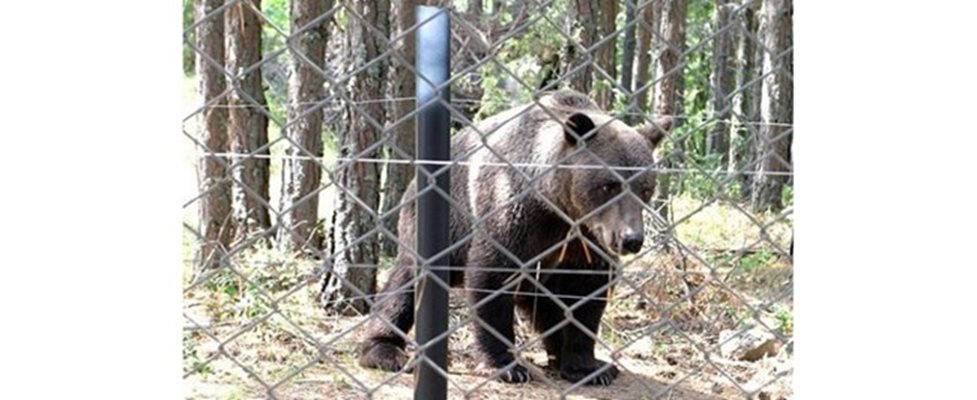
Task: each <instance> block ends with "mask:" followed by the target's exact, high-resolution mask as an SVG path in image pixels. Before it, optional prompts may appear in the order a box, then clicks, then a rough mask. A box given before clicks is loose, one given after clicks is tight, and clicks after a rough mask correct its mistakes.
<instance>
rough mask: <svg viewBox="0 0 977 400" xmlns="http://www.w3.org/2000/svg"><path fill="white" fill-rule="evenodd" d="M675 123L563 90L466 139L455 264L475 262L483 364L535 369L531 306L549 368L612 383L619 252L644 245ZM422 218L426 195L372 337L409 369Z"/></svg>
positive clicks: (402, 230)
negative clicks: (639, 119) (615, 114)
mask: <svg viewBox="0 0 977 400" xmlns="http://www.w3.org/2000/svg"><path fill="white" fill-rule="evenodd" d="M671 125H672V121H671V120H670V119H668V118H667V117H666V118H662V119H658V120H657V121H655V122H654V123H651V124H646V125H642V126H640V127H637V128H634V127H631V126H628V125H627V124H625V123H623V122H621V121H619V120H616V119H614V118H612V117H610V116H608V115H607V114H606V113H604V112H603V111H601V110H600V109H599V108H598V107H597V105H596V104H595V103H594V101H593V100H591V99H590V98H588V97H586V96H584V95H582V94H580V93H577V92H573V91H568V90H562V91H556V92H551V93H549V94H546V95H544V96H542V97H541V98H540V99H539V100H538V101H537V102H534V103H532V104H529V105H525V106H520V107H516V108H513V109H510V110H508V111H505V112H502V113H500V114H498V115H495V116H493V117H491V118H488V119H486V120H484V121H482V122H480V123H478V124H476V125H475V126H474V128H472V127H469V128H466V129H463V130H462V131H460V132H459V133H458V134H457V135H455V137H454V138H452V144H451V151H452V155H453V157H454V158H455V159H459V160H463V161H468V163H466V164H464V165H456V166H452V167H451V172H450V173H451V196H452V198H453V202H452V203H453V206H452V210H451V220H450V231H451V232H450V235H451V240H452V242H451V243H452V244H454V245H456V246H457V247H455V248H454V249H453V251H452V252H451V253H450V255H449V262H450V265H451V266H461V267H460V268H455V269H452V270H451V272H450V281H451V285H452V286H460V285H463V286H464V288H465V289H466V290H465V292H466V295H467V298H468V300H469V302H470V304H471V305H472V306H473V311H472V312H473V314H474V316H475V317H476V318H475V321H476V322H475V323H474V324H473V325H474V330H475V340H476V347H477V350H479V353H480V355H481V364H480V365H481V367H482V368H485V369H488V370H489V372H490V373H491V375H493V376H497V377H498V378H499V379H501V380H502V381H505V382H513V383H519V382H526V381H528V380H529V379H530V374H529V371H528V370H527V369H526V367H525V366H523V365H520V364H519V363H518V362H517V361H516V359H515V357H514V355H513V353H514V352H513V349H514V348H516V347H517V346H516V344H515V334H514V331H513V329H514V327H513V324H514V310H515V309H516V308H518V309H520V310H521V311H522V312H524V314H525V315H527V319H528V320H531V321H532V325H533V328H534V330H535V331H537V332H539V333H540V334H541V335H543V339H542V341H543V344H544V347H545V348H546V352H547V356H548V358H549V364H548V368H551V369H553V370H554V371H558V372H559V374H560V376H561V377H563V378H564V379H567V380H569V381H572V382H578V381H580V380H583V379H587V383H588V384H598V385H607V384H610V383H611V382H612V381H613V380H614V379H615V378H616V377H617V375H618V370H617V368H616V367H614V366H613V365H611V364H608V363H606V362H603V361H599V360H597V359H596V358H595V357H594V344H595V340H594V338H595V337H597V336H596V335H597V333H598V329H599V326H600V320H601V316H602V314H603V312H604V307H605V299H606V295H607V290H609V287H608V286H609V285H608V283H609V280H611V279H612V275H611V274H612V273H613V271H615V268H614V267H613V266H614V265H616V262H617V260H618V256H619V255H624V254H632V253H636V252H638V251H639V250H640V249H641V247H642V243H643V240H644V226H643V218H642V210H643V209H644V208H645V207H644V204H646V203H647V202H648V201H649V199H650V198H651V195H652V192H653V190H654V188H655V173H654V171H652V169H653V164H654V162H655V160H654V157H653V150H654V149H655V147H656V146H657V145H658V144H659V142H660V141H661V140H662V138H664V136H665V134H666V132H667V131H668V130H669V129H670V128H671ZM499 163H511V165H509V164H505V165H502V166H500V165H499ZM555 164H558V165H559V166H558V167H556V168H551V167H550V166H551V165H555ZM605 164H606V165H608V166H613V167H631V168H621V169H614V170H613V171H612V170H610V169H608V168H605V167H604V165H605ZM415 193H416V182H415V183H412V184H411V185H410V186H409V187H408V188H407V190H406V192H405V194H404V197H403V199H404V200H405V201H407V202H413V201H414V198H415ZM415 224H416V220H415V207H414V205H413V204H412V203H411V204H405V206H404V207H403V208H402V209H401V213H400V223H399V226H398V236H399V239H400V243H401V246H400V250H399V252H398V255H397V259H396V262H395V266H394V270H393V272H392V274H391V277H390V279H389V281H388V282H387V284H386V286H385V287H384V289H383V291H382V292H381V293H380V294H379V295H378V296H377V299H376V302H375V303H374V306H373V309H372V313H373V316H372V320H371V321H370V322H369V323H368V325H367V335H366V338H365V340H364V341H363V343H362V345H361V348H360V351H361V355H360V365H362V366H364V367H368V368H379V369H385V370H391V371H397V370H401V369H402V368H403V367H404V366H405V364H406V363H407V355H406V353H405V352H404V348H405V345H406V340H405V338H404V337H403V336H402V334H401V332H403V333H406V332H408V331H409V330H410V329H411V326H412V325H413V323H414V284H413V282H412V280H413V278H414V276H415V270H416V268H417V266H416V263H415V260H414V256H413V254H414V252H413V251H412V250H413V249H414V247H413V246H414V245H415V243H414V239H415ZM568 238H571V239H569V240H568ZM459 242H460V243H459ZM407 247H409V248H407ZM612 263H613V264H612ZM560 271H562V272H560ZM569 315H572V318H568V316H569ZM394 327H396V329H395V328H394Z"/></svg>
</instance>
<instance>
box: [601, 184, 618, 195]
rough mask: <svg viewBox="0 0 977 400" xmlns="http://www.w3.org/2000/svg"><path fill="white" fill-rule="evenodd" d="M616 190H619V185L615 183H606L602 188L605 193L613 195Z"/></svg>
mask: <svg viewBox="0 0 977 400" xmlns="http://www.w3.org/2000/svg"><path fill="white" fill-rule="evenodd" d="M614 189H617V183H614V182H610V183H605V184H603V185H601V187H600V190H601V191H603V192H604V193H611V192H613V191H614Z"/></svg>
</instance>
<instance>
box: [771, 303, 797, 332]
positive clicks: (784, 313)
mask: <svg viewBox="0 0 977 400" xmlns="http://www.w3.org/2000/svg"><path fill="white" fill-rule="evenodd" d="M775 317H776V318H777V330H778V331H780V332H781V333H783V334H785V335H788V336H790V335H793V334H794V313H792V312H791V311H790V310H787V309H783V310H780V311H777V314H776V315H775Z"/></svg>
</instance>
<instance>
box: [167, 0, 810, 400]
mask: <svg viewBox="0 0 977 400" xmlns="http://www.w3.org/2000/svg"><path fill="white" fill-rule="evenodd" d="M184 4H185V9H186V12H185V15H184V28H185V30H184V43H185V46H184V47H185V64H186V65H185V72H186V73H187V78H186V82H187V92H188V93H187V98H188V102H187V104H188V105H187V112H186V117H185V119H184V129H183V135H184V136H185V137H186V139H187V140H186V141H185V142H186V144H187V146H186V147H187V154H188V155H189V156H188V159H187V162H186V164H187V174H186V175H187V182H194V184H193V185H192V186H191V185H188V189H187V195H186V198H187V200H186V202H185V203H184V204H183V208H184V227H185V234H184V249H185V255H186V257H185V263H184V283H185V285H184V293H183V294H184V310H183V311H184V318H185V322H186V324H185V327H184V380H185V393H186V396H187V397H190V398H254V397H259V398H289V399H292V398H360V397H369V398H405V397H411V396H412V394H413V387H414V381H413V379H414V378H413V374H412V371H414V370H415V369H416V368H414V367H415V366H416V365H417V364H418V363H421V362H427V361H426V360H425V359H424V358H423V357H418V355H419V354H420V351H419V350H421V349H422V347H421V345H419V344H418V343H417V342H416V341H415V340H414V339H413V335H412V334H411V330H412V328H413V326H412V325H413V312H414V307H415V298H414V297H415V289H416V285H417V284H418V283H419V282H421V281H422V280H423V279H424V278H425V277H428V276H433V275H430V274H425V273H424V271H430V270H432V269H434V270H438V269H440V270H448V271H449V275H450V279H449V281H447V282H446V281H443V280H437V279H434V282H436V283H437V284H439V285H441V286H443V287H444V288H446V290H450V291H451V303H450V323H449V329H448V332H446V333H445V335H444V336H445V337H447V338H448V340H449V365H448V368H447V370H446V371H444V370H441V371H440V372H441V373H442V374H444V376H446V377H447V380H448V386H449V396H450V397H465V398H469V397H471V398H503V397H514V398H553V397H557V398H566V397H573V396H583V397H585V398H682V399H686V398H691V399H699V398H704V399H707V398H768V399H776V398H790V397H792V391H791V388H790V379H791V373H792V353H793V349H792V347H793V310H792V309H793V307H792V303H793V283H792V282H793V255H792V248H793V235H792V226H793V221H792V210H793V202H792V192H793V166H792V162H791V156H790V147H791V142H792V137H793V123H792V108H793V99H792V91H793V84H792V81H793V75H792V69H793V67H792V54H793V47H792V27H791V18H792V12H793V10H792V3H791V1H789V0H764V1H750V0H743V1H723V0H717V1H704V0H703V1H694V0H648V1H640V0H635V1H629V0H624V1H620V2H617V1H614V2H612V1H606V2H598V1H593V0H550V1H542V0H533V1H506V0H497V1H492V2H486V3H485V4H483V2H482V1H480V0H478V1H476V0H468V1H464V0H460V1H431V2H412V1H394V2H390V1H387V0H361V1H343V0H291V1H284V0H264V1H261V0H228V1H224V0H193V1H190V0H185V2H184ZM418 4H431V5H438V6H443V7H445V9H446V10H447V12H449V13H450V17H451V24H452V48H451V51H452V59H451V66H452V74H451V78H450V80H449V83H450V88H451V101H450V102H448V103H445V104H444V105H445V107H447V109H448V110H449V112H450V114H451V118H452V125H453V132H452V160H451V161H444V162H437V161H430V160H419V159H418V158H417V157H415V156H414V154H415V151H414V150H415V149H414V146H415V142H414V140H415V139H414V135H415V132H414V125H415V123H416V117H417V111H416V109H417V104H415V103H416V102H415V101H414V100H415V98H414V90H415V87H414V84H415V81H414V80H415V75H416V73H417V71H416V70H415V66H414V63H413V60H414V57H415V54H416V52H418V51H424V49H418V48H415V45H414V33H415V32H416V31H417V29H418V27H419V26H421V25H423V24H424V23H425V21H419V20H416V19H415V17H414V6H415V5H418ZM418 162H427V163H430V164H434V165H437V166H438V168H437V170H436V172H435V173H433V174H431V175H430V176H427V175H425V176H420V177H417V178H418V179H416V182H415V179H414V178H415V177H414V176H413V174H414V170H415V166H416V165H417V163H418ZM191 174H194V175H195V176H196V179H195V180H194V179H193V178H191V177H190V175H191ZM443 174H449V175H450V177H451V191H450V193H447V192H444V191H442V190H440V189H438V188H437V187H435V186H434V185H433V184H432V182H433V181H434V179H435V178H436V177H437V176H440V175H443ZM412 182H413V183H412ZM427 193H435V194H437V195H438V196H442V197H443V198H445V199H446V200H447V201H448V203H449V204H450V207H451V214H452V223H451V245H450V246H449V247H448V248H447V249H444V250H443V251H442V252H441V254H439V255H436V256H434V257H429V258H425V257H421V256H420V255H419V254H418V253H417V249H416V247H415V243H416V242H415V235H416V232H415V229H414V224H415V223H416V221H415V213H414V207H415V205H416V200H417V199H418V197H419V196H422V195H424V194H427ZM442 255H444V256H447V258H448V259H449V263H448V265H431V260H434V259H438V258H440V257H441V256H442ZM421 266H424V268H421ZM371 310H372V311H371Z"/></svg>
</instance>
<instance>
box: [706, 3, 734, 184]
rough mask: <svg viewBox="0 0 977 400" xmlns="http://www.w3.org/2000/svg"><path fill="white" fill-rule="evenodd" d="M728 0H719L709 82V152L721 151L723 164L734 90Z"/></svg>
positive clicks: (707, 139)
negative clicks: (730, 95) (712, 124)
mask: <svg viewBox="0 0 977 400" xmlns="http://www.w3.org/2000/svg"><path fill="white" fill-rule="evenodd" d="M728 3H729V1H728V0H716V14H715V19H714V20H713V21H714V29H713V31H714V32H719V33H717V34H716V35H715V37H714V39H713V49H712V75H711V76H710V78H709V85H710V88H711V90H712V93H711V95H712V101H711V105H712V116H713V118H715V119H716V125H714V126H713V128H712V131H711V132H710V133H709V136H708V137H707V138H706V153H707V154H718V155H719V159H720V163H721V165H723V166H724V167H725V166H726V165H727V163H728V162H729V135H730V130H729V125H730V124H729V115H730V109H731V106H730V104H731V103H730V101H729V98H728V97H729V94H730V93H732V91H733V72H734V69H733V40H732V33H733V31H734V30H733V29H732V27H730V26H729V25H730V18H729V16H730V8H729V4H728Z"/></svg>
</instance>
